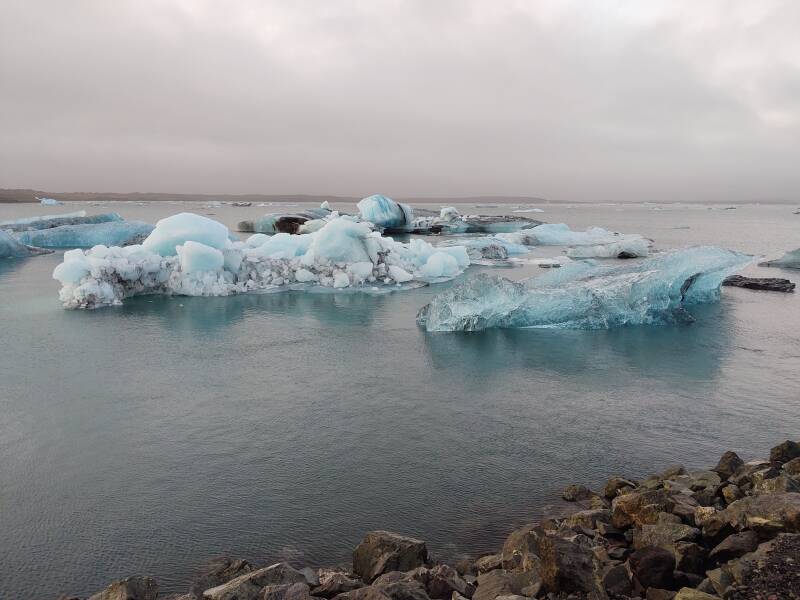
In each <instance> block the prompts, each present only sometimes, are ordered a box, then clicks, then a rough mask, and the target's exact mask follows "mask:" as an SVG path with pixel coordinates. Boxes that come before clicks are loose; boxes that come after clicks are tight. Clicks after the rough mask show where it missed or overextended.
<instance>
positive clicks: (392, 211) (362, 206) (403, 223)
mask: <svg viewBox="0 0 800 600" xmlns="http://www.w3.org/2000/svg"><path fill="white" fill-rule="evenodd" d="M357 206H358V212H359V214H360V215H361V219H362V220H364V221H369V222H370V223H373V224H374V225H376V226H377V227H380V228H382V229H389V230H393V231H403V230H406V229H408V228H409V227H410V226H411V222H412V220H413V218H414V211H413V210H412V209H411V207H410V206H408V205H407V204H400V203H399V202H395V201H394V200H392V199H391V198H388V197H386V196H382V195H381V194H374V195H372V196H368V197H367V198H364V199H362V200H360V201H359V203H358V204H357Z"/></svg>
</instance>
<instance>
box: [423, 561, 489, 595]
mask: <svg viewBox="0 0 800 600" xmlns="http://www.w3.org/2000/svg"><path fill="white" fill-rule="evenodd" d="M413 572H419V573H420V580H421V581H422V583H423V584H424V585H425V589H426V590H427V592H428V596H429V597H431V598H433V599H434V600H449V599H450V597H451V596H452V595H453V592H457V593H458V594H461V595H462V596H464V597H465V598H472V595H473V593H474V592H475V586H473V585H470V584H469V583H467V582H466V581H464V579H462V577H461V575H459V574H458V572H457V571H456V570H455V569H454V568H453V567H450V566H448V565H436V566H433V567H431V568H430V569H426V568H425V567H420V568H418V569H415V571H412V573H413Z"/></svg>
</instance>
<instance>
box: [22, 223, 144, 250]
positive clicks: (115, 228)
mask: <svg viewBox="0 0 800 600" xmlns="http://www.w3.org/2000/svg"><path fill="white" fill-rule="evenodd" d="M151 231H153V226H152V225H149V224H147V223H142V222H140V221H110V222H106V223H102V222H101V223H92V224H89V223H87V224H83V225H60V226H58V227H51V228H49V229H38V230H31V231H23V232H21V233H18V234H16V238H17V239H18V240H19V241H20V242H22V243H23V244H29V245H31V246H39V247H42V248H91V247H92V246H96V245H98V244H104V245H106V246H129V245H131V244H136V243H140V242H141V241H142V240H143V239H144V238H146V237H147V236H148V235H149V234H150V232H151Z"/></svg>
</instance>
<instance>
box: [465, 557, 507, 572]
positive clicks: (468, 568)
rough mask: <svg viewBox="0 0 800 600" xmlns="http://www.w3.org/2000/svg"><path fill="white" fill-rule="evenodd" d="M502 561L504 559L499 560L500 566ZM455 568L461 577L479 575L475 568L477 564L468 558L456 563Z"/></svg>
mask: <svg viewBox="0 0 800 600" xmlns="http://www.w3.org/2000/svg"><path fill="white" fill-rule="evenodd" d="M495 556H498V555H495ZM502 561H503V559H502V557H500V558H498V565H499V564H501V563H502ZM454 566H455V569H456V571H458V574H459V575H461V576H464V575H475V574H477V573H478V569H477V568H476V567H475V562H474V561H472V560H470V559H468V558H462V559H461V560H458V561H456V563H455V565H454Z"/></svg>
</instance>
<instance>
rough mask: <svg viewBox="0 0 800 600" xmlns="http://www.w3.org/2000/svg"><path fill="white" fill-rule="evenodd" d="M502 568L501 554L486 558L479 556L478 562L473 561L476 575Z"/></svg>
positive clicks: (490, 555) (489, 555) (488, 555)
mask: <svg viewBox="0 0 800 600" xmlns="http://www.w3.org/2000/svg"><path fill="white" fill-rule="evenodd" d="M502 567H503V555H502V554H487V555H486V556H481V557H480V558H479V559H478V560H476V561H475V569H476V570H477V571H478V573H479V574H480V573H488V572H489V571H493V570H495V569H501V568H502Z"/></svg>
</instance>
